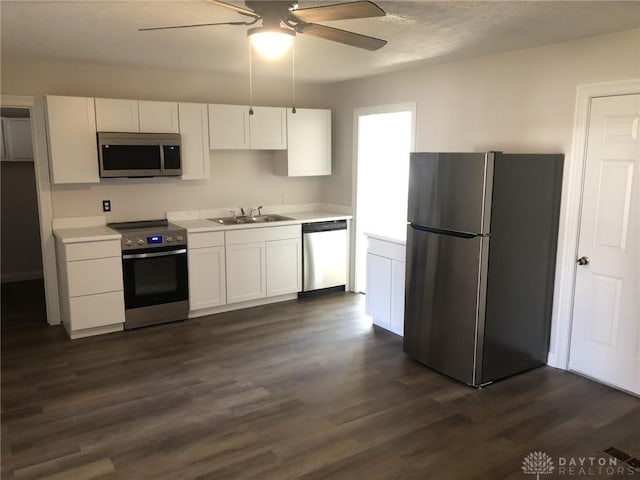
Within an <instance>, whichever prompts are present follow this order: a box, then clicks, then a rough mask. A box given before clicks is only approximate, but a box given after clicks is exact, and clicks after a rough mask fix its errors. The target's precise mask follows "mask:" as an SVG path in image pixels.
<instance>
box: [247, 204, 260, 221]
mask: <svg viewBox="0 0 640 480" xmlns="http://www.w3.org/2000/svg"><path fill="white" fill-rule="evenodd" d="M255 212H258V216H259V217H260V216H262V205H260V206H259V207H258V208H252V209H251V210H249V216H250V217H251V218H255Z"/></svg>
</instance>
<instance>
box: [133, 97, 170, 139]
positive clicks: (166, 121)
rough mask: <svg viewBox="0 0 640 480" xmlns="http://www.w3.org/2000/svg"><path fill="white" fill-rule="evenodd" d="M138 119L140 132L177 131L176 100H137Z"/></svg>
mask: <svg viewBox="0 0 640 480" xmlns="http://www.w3.org/2000/svg"><path fill="white" fill-rule="evenodd" d="M138 120H139V123H140V132H141V133H178V132H179V131H180V127H179V121H178V104H177V103H176V102H147V101H142V100H140V101H138Z"/></svg>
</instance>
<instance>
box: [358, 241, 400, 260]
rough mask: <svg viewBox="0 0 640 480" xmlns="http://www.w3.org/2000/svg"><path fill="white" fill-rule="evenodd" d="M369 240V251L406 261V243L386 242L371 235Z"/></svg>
mask: <svg viewBox="0 0 640 480" xmlns="http://www.w3.org/2000/svg"><path fill="white" fill-rule="evenodd" d="M368 240H369V246H368V248H367V253H372V254H373V255H379V256H381V257H386V258H390V259H392V260H395V261H397V262H404V261H405V252H406V247H405V246H404V245H401V244H399V243H394V242H385V241H384V240H378V239H377V238H371V237H369V239H368Z"/></svg>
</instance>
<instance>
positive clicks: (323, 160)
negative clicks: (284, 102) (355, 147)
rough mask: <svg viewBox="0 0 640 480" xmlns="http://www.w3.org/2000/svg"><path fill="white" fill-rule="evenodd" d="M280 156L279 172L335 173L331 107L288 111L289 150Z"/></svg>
mask: <svg viewBox="0 0 640 480" xmlns="http://www.w3.org/2000/svg"><path fill="white" fill-rule="evenodd" d="M276 159H277V160H276V173H277V174H278V175H287V176H289V177H303V176H313V175H331V110H328V109H311V108H298V109H296V113H292V112H291V110H287V149H286V151H284V152H279V153H278V154H277V155H276Z"/></svg>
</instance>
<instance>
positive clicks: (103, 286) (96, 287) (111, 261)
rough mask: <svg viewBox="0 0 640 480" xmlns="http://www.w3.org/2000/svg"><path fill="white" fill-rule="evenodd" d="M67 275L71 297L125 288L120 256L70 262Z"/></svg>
mask: <svg viewBox="0 0 640 480" xmlns="http://www.w3.org/2000/svg"><path fill="white" fill-rule="evenodd" d="M67 275H68V282H69V296H70V297H77V296H80V295H92V294H95V293H105V292H113V291H115V290H122V289H123V286H122V262H121V260H120V258H119V257H118V258H96V259H93V260H79V261H77V262H68V263H67Z"/></svg>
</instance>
